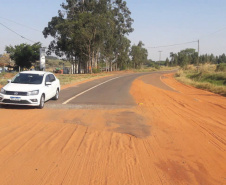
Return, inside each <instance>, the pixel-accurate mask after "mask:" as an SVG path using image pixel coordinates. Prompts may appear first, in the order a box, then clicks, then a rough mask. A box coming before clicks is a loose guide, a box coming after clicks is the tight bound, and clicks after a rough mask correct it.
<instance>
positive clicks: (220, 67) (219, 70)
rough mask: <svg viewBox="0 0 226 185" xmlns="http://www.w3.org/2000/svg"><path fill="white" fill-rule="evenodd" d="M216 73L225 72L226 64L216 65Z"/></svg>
mask: <svg viewBox="0 0 226 185" xmlns="http://www.w3.org/2000/svg"><path fill="white" fill-rule="evenodd" d="M216 71H217V72H226V63H221V64H218V65H217V68H216Z"/></svg>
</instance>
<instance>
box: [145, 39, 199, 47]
mask: <svg viewBox="0 0 226 185" xmlns="http://www.w3.org/2000/svg"><path fill="white" fill-rule="evenodd" d="M195 42H198V41H190V42H184V43H180V44H171V45H165V46H155V47H147V48H166V47H172V46H179V45H185V44H191V43H195Z"/></svg>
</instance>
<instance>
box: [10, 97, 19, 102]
mask: <svg viewBox="0 0 226 185" xmlns="http://www.w3.org/2000/svg"><path fill="white" fill-rule="evenodd" d="M10 100H13V101H20V100H21V98H20V97H14V96H11V97H10Z"/></svg>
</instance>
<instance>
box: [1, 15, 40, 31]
mask: <svg viewBox="0 0 226 185" xmlns="http://www.w3.org/2000/svg"><path fill="white" fill-rule="evenodd" d="M0 18H1V19H5V20H7V21H9V22H12V23H15V24H18V25H20V26H23V27H26V28H29V29H31V30H34V31H37V32H41V33H42V31H40V30H38V29H36V28H32V27H30V26H26V25H24V24H21V23H18V22H15V21H13V20H10V19H6V18H4V17H0Z"/></svg>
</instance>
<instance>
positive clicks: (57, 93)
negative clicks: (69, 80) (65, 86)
mask: <svg viewBox="0 0 226 185" xmlns="http://www.w3.org/2000/svg"><path fill="white" fill-rule="evenodd" d="M53 99H54V100H58V99H59V90H58V89H57V90H56V95H55V96H54V97H53Z"/></svg>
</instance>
